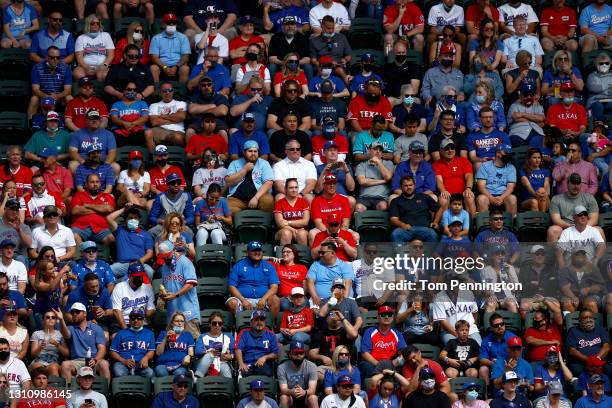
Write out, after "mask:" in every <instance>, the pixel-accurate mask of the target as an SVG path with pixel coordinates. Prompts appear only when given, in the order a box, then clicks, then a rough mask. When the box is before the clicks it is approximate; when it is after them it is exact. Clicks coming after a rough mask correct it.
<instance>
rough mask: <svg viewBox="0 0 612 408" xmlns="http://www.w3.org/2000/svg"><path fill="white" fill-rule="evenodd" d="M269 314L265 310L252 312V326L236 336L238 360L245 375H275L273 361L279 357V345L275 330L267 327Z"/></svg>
mask: <svg viewBox="0 0 612 408" xmlns="http://www.w3.org/2000/svg"><path fill="white" fill-rule="evenodd" d="M266 317H267V314H266V312H265V311H263V310H254V311H253V313H251V326H250V327H247V328H245V329H242V330H241V331H240V332H239V333H238V336H237V337H236V348H235V352H236V362H237V363H238V370H240V372H241V374H242V375H243V376H244V377H248V376H250V375H265V376H269V377H271V376H272V375H273V372H272V370H273V362H274V361H275V360H276V359H277V358H278V354H279V345H278V341H277V339H276V336H275V335H274V332H273V331H271V330H270V329H268V328H266V327H265V325H266Z"/></svg>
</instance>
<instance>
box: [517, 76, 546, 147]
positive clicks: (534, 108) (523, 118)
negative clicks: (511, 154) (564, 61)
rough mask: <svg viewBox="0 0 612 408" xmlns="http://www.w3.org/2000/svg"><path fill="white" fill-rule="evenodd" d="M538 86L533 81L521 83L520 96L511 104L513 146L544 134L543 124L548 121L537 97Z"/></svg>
mask: <svg viewBox="0 0 612 408" xmlns="http://www.w3.org/2000/svg"><path fill="white" fill-rule="evenodd" d="M535 91H536V87H535V85H534V84H532V83H531V82H523V83H521V87H520V90H519V95H520V98H519V99H517V100H516V101H514V102H513V103H512V105H510V109H509V110H508V124H509V125H510V129H509V130H508V134H509V135H510V141H511V142H512V146H520V145H524V144H527V143H529V142H531V139H532V138H534V137H535V138H540V137H543V136H544V130H543V129H542V126H544V124H545V123H546V116H544V108H543V107H542V105H540V104H539V103H538V100H537V99H536V98H535Z"/></svg>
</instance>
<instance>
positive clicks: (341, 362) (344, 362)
mask: <svg viewBox="0 0 612 408" xmlns="http://www.w3.org/2000/svg"><path fill="white" fill-rule="evenodd" d="M336 364H337V365H338V367H340V368H344V367H346V366H347V365H348V360H347V359H344V358H343V359H338V362H337V363H336Z"/></svg>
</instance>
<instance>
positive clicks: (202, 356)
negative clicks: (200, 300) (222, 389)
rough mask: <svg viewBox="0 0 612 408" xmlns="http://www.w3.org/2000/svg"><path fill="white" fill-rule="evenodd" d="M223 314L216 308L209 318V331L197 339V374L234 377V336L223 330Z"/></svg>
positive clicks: (200, 375) (199, 375)
mask: <svg viewBox="0 0 612 408" xmlns="http://www.w3.org/2000/svg"><path fill="white" fill-rule="evenodd" d="M223 325H224V321H223V315H222V314H221V312H219V311H217V310H215V311H213V312H212V313H211V315H210V317H209V318H208V327H209V331H208V332H207V333H204V334H201V335H200V336H199V337H198V338H197V340H196V346H195V356H196V357H197V358H199V360H198V361H197V363H196V367H197V368H196V370H195V376H196V377H198V378H200V377H204V376H206V375H219V376H221V377H225V378H232V368H231V366H230V363H231V361H232V360H233V359H234V353H233V351H234V336H233V335H232V333H229V332H224V331H223Z"/></svg>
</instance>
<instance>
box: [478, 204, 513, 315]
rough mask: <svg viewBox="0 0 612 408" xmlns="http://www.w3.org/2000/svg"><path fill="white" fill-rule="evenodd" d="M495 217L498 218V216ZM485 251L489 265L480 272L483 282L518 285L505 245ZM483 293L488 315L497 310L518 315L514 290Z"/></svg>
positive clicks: (486, 291) (495, 246)
mask: <svg viewBox="0 0 612 408" xmlns="http://www.w3.org/2000/svg"><path fill="white" fill-rule="evenodd" d="M495 217H497V214H496V215H495ZM485 251H486V254H487V255H488V265H487V266H485V267H484V268H483V269H482V270H481V271H480V278H481V280H483V281H485V282H487V283H492V284H500V283H502V282H503V283H508V284H516V283H518V277H517V273H516V269H514V266H512V264H511V263H508V262H506V260H507V259H508V254H507V250H506V247H505V246H504V245H494V246H493V247H492V248H491V247H490V246H489V247H488V248H486V250H485ZM482 293H483V296H484V297H485V299H486V300H485V302H484V309H485V311H486V312H487V313H494V312H495V310H497V309H504V310H507V311H509V312H512V313H518V310H519V305H518V300H517V296H516V294H515V293H514V292H513V291H512V290H510V289H505V290H501V291H492V290H485V291H483V292H482Z"/></svg>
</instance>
